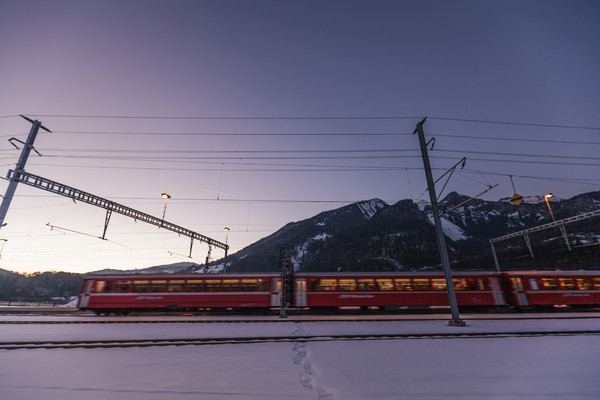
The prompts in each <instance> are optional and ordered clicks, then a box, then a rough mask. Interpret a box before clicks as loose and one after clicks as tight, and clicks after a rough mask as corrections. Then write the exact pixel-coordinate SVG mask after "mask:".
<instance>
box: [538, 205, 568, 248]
mask: <svg viewBox="0 0 600 400" xmlns="http://www.w3.org/2000/svg"><path fill="white" fill-rule="evenodd" d="M552 196H554V195H553V194H552V193H546V194H545V195H544V199H545V200H546V204H547V205H548V210H550V215H551V216H552V221H554V222H556V218H554V213H553V212H552V207H550V202H549V201H548V199H549V198H550V197H552ZM557 225H558V229H559V230H560V233H562V237H563V239H565V243H566V244H567V249H569V251H571V243H569V237H568V236H567V228H565V225H564V224H563V223H559V224H557Z"/></svg>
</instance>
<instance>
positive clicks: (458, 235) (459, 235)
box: [427, 215, 468, 241]
mask: <svg viewBox="0 0 600 400" xmlns="http://www.w3.org/2000/svg"><path fill="white" fill-rule="evenodd" d="M427 218H428V219H429V222H431V224H432V225H435V222H434V221H433V215H428V216H427ZM440 220H441V222H442V230H443V231H444V234H445V235H446V236H448V237H449V238H450V239H452V240H454V241H457V240H466V239H468V236H467V235H465V232H464V231H463V230H462V229H461V228H460V227H458V226H456V225H454V224H453V223H452V222H450V221H448V220H447V219H445V218H443V217H442V218H440Z"/></svg>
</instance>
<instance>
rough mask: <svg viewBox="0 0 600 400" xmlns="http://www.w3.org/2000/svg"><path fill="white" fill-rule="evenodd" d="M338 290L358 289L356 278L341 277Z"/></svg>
mask: <svg viewBox="0 0 600 400" xmlns="http://www.w3.org/2000/svg"><path fill="white" fill-rule="evenodd" d="M338 290H340V291H341V292H350V291H353V290H356V280H354V279H340V280H339V286H338Z"/></svg>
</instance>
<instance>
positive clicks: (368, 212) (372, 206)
mask: <svg viewBox="0 0 600 400" xmlns="http://www.w3.org/2000/svg"><path fill="white" fill-rule="evenodd" d="M357 206H358V208H359V209H360V211H362V213H363V215H364V216H365V218H366V219H371V218H372V217H373V215H375V213H376V212H377V211H378V210H380V209H382V208H383V207H384V204H383V202H382V201H381V200H377V199H372V200H369V201H365V202H361V203H357Z"/></svg>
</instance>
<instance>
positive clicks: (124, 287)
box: [115, 281, 131, 293]
mask: <svg viewBox="0 0 600 400" xmlns="http://www.w3.org/2000/svg"><path fill="white" fill-rule="evenodd" d="M130 286H131V281H117V282H116V283H115V292H117V293H127V292H129V287H130Z"/></svg>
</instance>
